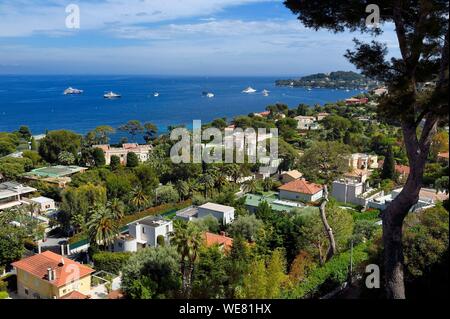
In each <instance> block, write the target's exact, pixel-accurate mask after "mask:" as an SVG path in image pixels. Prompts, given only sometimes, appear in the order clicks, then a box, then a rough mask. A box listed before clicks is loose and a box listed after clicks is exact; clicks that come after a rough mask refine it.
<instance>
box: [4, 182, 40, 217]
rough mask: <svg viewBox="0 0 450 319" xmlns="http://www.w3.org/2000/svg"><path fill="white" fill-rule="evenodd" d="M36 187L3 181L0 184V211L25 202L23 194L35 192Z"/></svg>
mask: <svg viewBox="0 0 450 319" xmlns="http://www.w3.org/2000/svg"><path fill="white" fill-rule="evenodd" d="M35 191H36V189H35V188H33V187H29V186H26V185H22V184H19V183H17V182H4V183H1V184H0V212H1V211H2V210H4V209H8V208H13V207H16V206H20V205H22V204H27V202H25V201H24V200H23V198H22V197H23V195H26V194H30V193H33V192H35Z"/></svg>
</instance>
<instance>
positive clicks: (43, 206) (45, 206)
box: [28, 196, 56, 213]
mask: <svg viewBox="0 0 450 319" xmlns="http://www.w3.org/2000/svg"><path fill="white" fill-rule="evenodd" d="M28 202H31V203H35V204H38V205H39V211H40V212H41V213H46V212H48V211H50V210H55V209H56V205H55V201H54V200H53V199H52V198H48V197H44V196H39V197H34V198H30V199H29V200H28Z"/></svg>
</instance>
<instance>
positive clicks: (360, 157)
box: [348, 153, 379, 169]
mask: <svg viewBox="0 0 450 319" xmlns="http://www.w3.org/2000/svg"><path fill="white" fill-rule="evenodd" d="M348 166H349V167H350V168H351V169H377V168H378V167H379V166H378V156H377V155H369V154H364V153H354V154H351V155H350V156H349V158H348Z"/></svg>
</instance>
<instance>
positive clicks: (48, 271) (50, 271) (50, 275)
mask: <svg viewBox="0 0 450 319" xmlns="http://www.w3.org/2000/svg"><path fill="white" fill-rule="evenodd" d="M52 277H53V271H52V269H51V268H47V279H48V281H52V280H53V278H52Z"/></svg>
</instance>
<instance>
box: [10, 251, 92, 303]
mask: <svg viewBox="0 0 450 319" xmlns="http://www.w3.org/2000/svg"><path fill="white" fill-rule="evenodd" d="M12 266H13V267H14V269H15V270H16V273H17V294H18V295H19V296H20V297H21V298H24V299H87V298H89V294H90V292H91V274H92V273H93V272H94V269H92V268H90V267H87V266H85V265H82V264H79V263H77V262H75V261H73V260H71V259H68V258H65V257H63V256H61V255H58V254H55V253H53V252H51V251H45V252H43V253H41V254H36V255H33V256H31V257H27V258H24V259H21V260H19V261H16V262H14V263H12Z"/></svg>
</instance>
